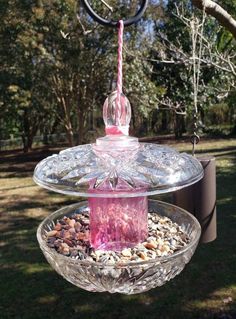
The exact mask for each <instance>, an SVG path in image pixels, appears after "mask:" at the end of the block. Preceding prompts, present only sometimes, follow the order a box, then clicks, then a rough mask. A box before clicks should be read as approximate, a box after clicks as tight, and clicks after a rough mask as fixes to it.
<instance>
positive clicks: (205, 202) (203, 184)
mask: <svg viewBox="0 0 236 319" xmlns="http://www.w3.org/2000/svg"><path fill="white" fill-rule="evenodd" d="M198 159H199V161H200V162H201V164H202V166H203V169H204V177H203V179H201V180H200V181H199V182H198V183H196V184H194V185H192V186H189V187H185V188H183V189H181V190H179V191H176V192H174V193H173V201H174V204H175V205H176V206H179V207H182V208H184V209H186V210H187V211H189V212H190V213H192V214H193V215H195V217H196V218H197V219H198V221H199V223H200V224H201V226H202V236H201V242H202V243H208V242H211V241H213V240H215V239H216V236H217V231H216V164H215V158H214V157H200V158H198Z"/></svg>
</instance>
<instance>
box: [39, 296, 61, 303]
mask: <svg viewBox="0 0 236 319" xmlns="http://www.w3.org/2000/svg"><path fill="white" fill-rule="evenodd" d="M57 299H58V297H57V296H51V295H48V296H43V297H40V298H38V299H37V302H38V303H40V304H51V303H54V302H55V301H57Z"/></svg>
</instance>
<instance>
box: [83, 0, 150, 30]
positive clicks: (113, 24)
mask: <svg viewBox="0 0 236 319" xmlns="http://www.w3.org/2000/svg"><path fill="white" fill-rule="evenodd" d="M80 1H81V2H82V5H83V6H84V8H85V9H86V11H87V12H88V14H89V15H90V16H91V17H92V18H93V19H94V20H95V21H96V22H98V23H100V24H102V25H104V26H109V27H117V26H118V23H119V22H118V21H113V20H106V19H104V18H102V17H100V16H99V15H98V14H97V13H96V12H95V11H94V10H93V8H92V7H91V5H90V4H89V1H88V0H80ZM147 5H148V0H142V4H141V6H140V8H139V10H138V12H137V13H136V15H135V16H133V17H131V18H129V19H127V20H125V21H124V26H126V27H127V26H129V25H131V24H134V23H136V22H138V21H139V20H140V19H141V18H142V16H143V14H144V12H145V10H146V8H147Z"/></svg>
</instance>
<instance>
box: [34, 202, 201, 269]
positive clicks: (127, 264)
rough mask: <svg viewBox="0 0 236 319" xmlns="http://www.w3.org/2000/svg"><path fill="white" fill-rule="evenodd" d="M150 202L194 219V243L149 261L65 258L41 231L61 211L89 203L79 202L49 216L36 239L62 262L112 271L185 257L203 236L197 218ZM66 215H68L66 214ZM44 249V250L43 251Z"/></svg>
mask: <svg viewBox="0 0 236 319" xmlns="http://www.w3.org/2000/svg"><path fill="white" fill-rule="evenodd" d="M148 202H151V203H152V202H155V203H157V204H160V205H165V206H171V207H174V208H177V209H178V210H179V211H181V214H183V215H185V216H188V217H189V218H191V219H192V221H193V222H194V224H195V227H196V228H197V232H196V236H195V237H194V238H193V239H192V241H190V242H189V243H188V244H187V245H186V246H184V247H183V248H181V249H180V250H178V251H177V252H175V253H173V254H171V255H169V256H163V257H157V258H152V259H149V260H144V261H127V262H120V261H118V262H116V263H110V264H109V263H103V262H98V261H88V260H80V259H74V258H71V257H70V256H64V255H62V254H59V253H58V252H57V251H56V250H55V249H54V248H50V247H49V246H48V245H47V243H46V241H45V240H44V239H43V238H42V236H41V230H42V227H43V225H44V224H45V223H46V221H47V220H49V219H51V218H52V219H53V216H54V215H56V214H58V213H59V212H60V211H63V210H65V209H70V208H71V209H73V208H74V207H77V206H78V205H83V204H87V203H88V201H79V202H77V203H75V204H72V205H67V206H64V207H62V208H60V209H58V210H56V211H55V212H53V213H52V214H50V215H49V216H47V217H46V218H45V219H44V220H43V221H42V222H41V223H40V224H39V226H38V228H37V233H36V237H37V240H38V243H39V246H40V248H41V250H42V251H43V253H44V251H46V252H47V253H49V254H50V255H53V256H56V257H57V258H61V259H62V260H65V262H66V261H67V262H71V263H73V264H78V265H81V266H98V267H103V268H110V269H112V268H113V269H114V268H119V269H121V268H135V267H138V266H144V265H150V264H157V265H158V264H161V263H164V262H169V261H170V260H172V259H174V258H176V257H178V256H180V255H183V254H184V253H185V252H186V251H187V250H188V249H190V248H192V247H194V246H195V245H197V244H198V241H199V239H200V236H201V226H200V224H199V222H198V220H197V219H196V217H195V216H193V215H192V214H191V213H189V212H187V211H186V210H185V209H183V208H181V207H178V206H176V205H173V204H170V203H166V202H163V201H159V200H153V199H148ZM65 215H66V214H65ZM42 248H43V249H42Z"/></svg>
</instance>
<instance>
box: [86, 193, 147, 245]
mask: <svg viewBox="0 0 236 319" xmlns="http://www.w3.org/2000/svg"><path fill="white" fill-rule="evenodd" d="M134 192H135V191H134ZM88 202H89V208H90V242H91V245H92V246H93V247H94V248H95V249H104V250H122V249H124V248H126V247H133V246H135V245H136V244H138V243H140V242H142V241H144V240H145V238H146V237H147V229H148V227H147V226H148V225H147V222H148V216H147V214H148V201H147V197H145V196H143V197H129V198H128V197H125V198H97V197H96V198H95V197H91V198H89V200H88Z"/></svg>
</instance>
